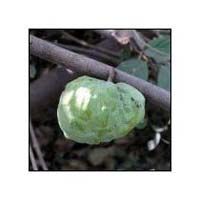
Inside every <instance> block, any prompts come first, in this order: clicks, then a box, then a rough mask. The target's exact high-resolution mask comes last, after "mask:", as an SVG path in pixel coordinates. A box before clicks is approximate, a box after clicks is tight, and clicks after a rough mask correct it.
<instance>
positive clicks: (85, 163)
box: [29, 29, 171, 171]
mask: <svg viewBox="0 0 200 200" xmlns="http://www.w3.org/2000/svg"><path fill="white" fill-rule="evenodd" d="M138 31H139V32H140V33H141V34H142V35H143V36H144V39H145V40H146V41H149V40H151V39H153V38H154V37H157V36H158V34H161V33H162V32H163V33H164V34H169V31H167V30H166V31H165V30H138ZM65 33H67V34H70V35H66V34H65ZM30 34H33V35H35V36H37V37H40V38H42V39H45V40H48V41H50V42H53V43H55V44H57V45H59V46H62V47H63V48H66V49H69V50H71V51H74V52H77V53H80V54H83V55H85V56H88V57H91V58H93V59H96V60H99V61H101V62H104V63H107V64H109V65H112V66H114V67H116V66H117V65H118V64H119V63H120V62H122V61H123V60H126V59H127V58H130V57H139V56H141V53H142V52H140V50H139V49H138V47H137V46H135V47H134V45H132V46H130V45H129V44H125V45H122V44H120V43H118V42H116V41H114V40H112V39H106V38H105V37H103V36H102V35H100V34H99V33H97V32H95V31H93V30H81V29H80V30H30ZM71 36H72V37H71ZM83 41H84V42H85V43H86V44H85V43H84V42H83ZM81 42H82V43H81ZM88 44H90V45H92V46H90V45H89V46H88ZM97 46H99V47H101V48H103V49H107V50H108V51H110V52H111V53H110V54H109V52H107V51H105V52H103V53H102V51H101V52H100V51H99V50H97V49H96V48H95V47H97ZM112 52H114V54H115V55H112ZM147 63H148V68H149V81H151V82H153V83H155V82H156V79H157V74H158V70H157V68H156V62H155V61H154V60H153V59H151V58H147ZM60 68H62V66H57V65H56V64H53V63H50V62H47V61H45V60H42V59H40V58H37V57H35V56H31V55H30V70H29V71H30V74H29V77H30V78H29V80H30V119H31V121H32V122H31V123H32V126H33V130H34V134H35V136H36V139H37V141H38V143H39V146H40V149H41V151H42V156H43V159H44V161H45V164H46V166H47V168H48V170H52V171H57V170H120V171H121V170H131V171H143V170H145V171H149V170H150V171H157V170H164V171H165V170H166V171H168V170H171V124H170V113H166V112H165V111H163V110H161V109H159V108H157V107H156V105H151V104H149V103H148V102H147V104H146V117H145V119H146V124H143V127H140V128H139V129H137V128H136V129H134V130H132V132H131V133H130V134H128V135H127V136H126V137H123V138H120V139H117V140H114V141H112V142H110V143H103V144H100V145H87V144H79V143H76V142H73V141H71V140H68V139H65V138H64V136H63V134H62V131H61V129H60V128H59V126H58V122H57V115H56V111H57V102H58V99H59V94H55V95H52V99H55V100H53V101H52V102H51V103H49V104H48V99H46V100H45V101H44V99H42V101H44V102H43V103H44V104H48V105H49V106H48V107H47V108H45V109H43V107H37V105H33V104H36V103H35V102H36V101H33V98H34V99H37V98H38V100H37V101H38V102H39V101H41V99H39V97H40V96H39V95H38V96H37V95H35V96H33V94H37V92H35V90H36V91H38V90H39V89H40V88H39V87H40V86H41V87H42V86H44V85H39V84H38V85H37V84H36V85H35V86H34V87H32V86H33V84H34V83H35V82H36V81H38V80H41V79H43V80H45V79H47V77H48V75H49V73H51V72H52V71H53V70H55V69H60ZM58 82H59V80H57V82H55V83H52V84H53V85H56V84H58ZM53 85H52V86H48V85H47V89H46V90H47V91H48V90H51V89H52V88H53V87H54V86H53ZM33 90H34V91H33ZM52 90H53V89H52ZM34 92H35V93H34ZM40 103H41V102H40ZM29 139H30V145H31V146H32V149H33V155H34V157H35V159H36V164H37V166H38V169H39V170H44V169H43V168H42V166H41V163H40V160H39V158H38V155H37V153H36V150H35V148H34V147H35V146H34V143H33V141H32V139H31V137H29ZM29 169H30V170H33V166H32V163H31V161H29Z"/></svg>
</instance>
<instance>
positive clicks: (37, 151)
mask: <svg viewBox="0 0 200 200" xmlns="http://www.w3.org/2000/svg"><path fill="white" fill-rule="evenodd" d="M30 133H31V140H32V142H33V148H34V149H35V152H36V153H37V156H38V159H39V162H40V165H41V167H42V169H43V170H48V168H47V166H46V163H45V161H44V159H43V156H42V152H41V149H40V146H39V143H38V141H37V138H36V136H35V132H34V130H33V125H32V122H30Z"/></svg>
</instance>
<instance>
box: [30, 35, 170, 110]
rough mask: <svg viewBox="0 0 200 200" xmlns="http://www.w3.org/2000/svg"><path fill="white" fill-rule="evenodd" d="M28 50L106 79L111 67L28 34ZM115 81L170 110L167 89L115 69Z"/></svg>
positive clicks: (81, 71)
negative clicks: (126, 84) (132, 88)
mask: <svg viewBox="0 0 200 200" xmlns="http://www.w3.org/2000/svg"><path fill="white" fill-rule="evenodd" d="M30 52H31V54H33V55H35V56H38V57H40V58H42V59H45V60H48V61H51V62H53V63H57V64H61V65H63V66H66V67H69V68H70V69H71V70H73V71H78V72H80V73H82V74H87V75H90V76H94V77H98V78H102V79H107V78H108V76H109V73H110V71H111V70H112V69H113V68H112V67H111V66H109V65H106V64H103V63H100V62H98V61H96V60H93V59H90V58H87V57H85V56H81V55H79V54H77V53H73V52H71V51H68V50H66V49H63V48H60V47H58V46H56V45H55V44H51V43H49V42H47V41H45V40H42V39H39V38H37V37H35V36H30ZM116 81H117V82H125V83H128V84H130V85H132V86H134V87H136V88H137V89H138V90H140V91H141V92H142V93H143V94H144V95H145V96H146V98H147V99H148V100H149V101H150V102H151V103H153V104H156V105H157V106H158V107H160V108H163V109H165V110H166V111H170V93H169V92H168V91H166V90H164V89H162V88H159V87H157V86H155V85H153V84H151V83H149V82H147V81H144V80H141V79H139V78H137V77H135V76H131V75H129V74H127V73H125V72H122V71H120V70H117V69H116Z"/></svg>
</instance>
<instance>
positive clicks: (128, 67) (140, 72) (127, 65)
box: [117, 58, 148, 80]
mask: <svg viewBox="0 0 200 200" xmlns="http://www.w3.org/2000/svg"><path fill="white" fill-rule="evenodd" d="M117 68H118V69H119V70H122V71H124V72H127V73H128V74H130V75H134V76H137V77H138V78H141V79H143V80H147V79H148V66H147V63H146V62H145V61H142V60H139V59H135V58H131V59H129V60H126V61H124V62H122V63H120V64H119V65H118V67H117Z"/></svg>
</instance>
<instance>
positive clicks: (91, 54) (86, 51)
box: [56, 43, 120, 65]
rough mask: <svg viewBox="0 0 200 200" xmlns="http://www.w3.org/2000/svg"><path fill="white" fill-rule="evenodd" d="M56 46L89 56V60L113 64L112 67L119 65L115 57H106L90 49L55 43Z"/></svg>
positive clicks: (118, 60)
mask: <svg viewBox="0 0 200 200" xmlns="http://www.w3.org/2000/svg"><path fill="white" fill-rule="evenodd" d="M56 44H57V45H58V46H60V47H63V48H65V49H69V50H71V51H74V52H77V53H80V54H83V55H86V56H89V57H91V58H94V59H97V60H100V61H102V62H106V63H109V64H114V65H118V64H119V63H120V59H117V58H116V57H113V56H110V55H107V54H105V53H103V52H99V51H95V50H92V49H85V48H82V47H77V46H72V45H66V44H60V43H56Z"/></svg>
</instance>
